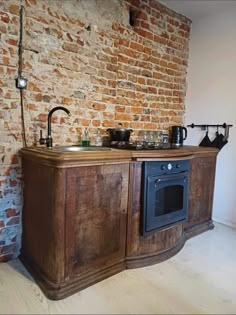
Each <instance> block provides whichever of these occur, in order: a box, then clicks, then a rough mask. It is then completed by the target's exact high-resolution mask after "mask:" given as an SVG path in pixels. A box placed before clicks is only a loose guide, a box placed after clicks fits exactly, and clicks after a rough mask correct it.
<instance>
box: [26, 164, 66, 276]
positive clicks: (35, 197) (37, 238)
mask: <svg viewBox="0 0 236 315" xmlns="http://www.w3.org/2000/svg"><path fill="white" fill-rule="evenodd" d="M23 170H24V208H23V212H22V225H23V234H22V255H23V256H25V257H27V259H28V260H30V261H31V263H32V264H34V265H35V267H36V268H37V269H39V270H40V271H41V272H42V273H43V274H45V275H46V276H47V278H48V279H49V280H52V281H56V282H58V281H61V280H62V279H63V278H64V247H65V243H64V220H65V212H64V206H63V205H64V196H65V187H64V182H65V174H64V171H63V170H57V169H55V168H52V167H47V166H44V165H40V164H39V163H37V162H32V161H30V160H23Z"/></svg>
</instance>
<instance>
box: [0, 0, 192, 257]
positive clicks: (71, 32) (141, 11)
mask: <svg viewBox="0 0 236 315" xmlns="http://www.w3.org/2000/svg"><path fill="white" fill-rule="evenodd" d="M19 3H20V1H16V0H8V1H4V0H0V42H1V46H0V51H1V54H0V100H1V102H0V118H1V121H0V132H1V134H0V161H1V162H0V163H1V164H0V261H6V260H8V259H11V258H14V257H17V255H18V254H19V250H20V237H21V225H20V220H21V207H22V189H21V187H22V171H21V165H20V157H19V156H18V151H19V149H20V148H21V147H22V125H21V108H20V95H19V90H17V89H16V88H15V81H14V79H15V78H16V77H17V66H18V55H17V51H18V46H17V45H18V38H19ZM24 6H25V23H24V24H25V27H24V54H23V58H24V66H23V74H24V76H25V77H27V78H28V80H29V82H28V87H27V90H25V91H24V111H25V115H24V116H25V122H26V138H27V144H28V145H35V144H36V143H37V142H38V139H39V131H40V129H42V130H43V132H44V134H46V127H47V113H48V112H49V110H50V109H51V108H53V107H54V106H58V105H62V106H65V107H67V108H68V109H69V110H70V111H71V114H72V116H71V117H67V115H65V113H64V112H60V111H58V112H56V113H54V114H53V125H52V133H53V139H54V144H71V143H73V144H76V143H78V141H79V137H80V134H81V133H82V132H83V130H84V128H85V127H88V129H89V132H90V135H91V136H92V140H93V137H94V135H95V133H96V130H97V128H100V129H101V132H102V134H103V135H105V134H106V133H105V131H106V128H108V127H113V126H117V124H118V123H120V122H121V123H122V124H123V126H124V127H130V128H133V129H134V131H135V133H134V136H137V134H138V131H139V130H141V129H148V130H157V129H162V130H163V129H164V130H166V129H168V128H169V127H170V126H171V125H175V124H182V123H183V116H184V112H185V105H184V101H185V92H186V72H187V63H188V43H189V36H190V26H191V22H190V21H189V20H188V19H186V18H185V17H183V16H181V15H179V14H177V13H174V12H173V11H171V10H169V9H167V8H166V7H164V6H163V5H161V4H160V3H158V1H156V0H132V1H131V0H129V1H128V0H127V1H126V0H123V1H121V0H89V1H88V0H80V1H73V0H71V1H60V0H54V1H52V0H51V1H50V0H25V2H24ZM130 11H131V12H132V13H131V24H133V25H132V26H131V25H130ZM132 17H133V18H132Z"/></svg>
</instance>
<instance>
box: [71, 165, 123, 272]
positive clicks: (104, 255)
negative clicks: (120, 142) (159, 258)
mask: <svg viewBox="0 0 236 315" xmlns="http://www.w3.org/2000/svg"><path fill="white" fill-rule="evenodd" d="M128 174H129V164H120V165H103V166H91V167H80V168H77V169H68V170H67V177H66V178H67V196H66V207H67V209H69V215H68V217H67V244H68V246H67V255H68V268H69V273H73V272H87V271H88V270H90V269H91V268H92V269H93V268H95V269H96V268H101V266H104V265H112V264H114V263H115V261H116V260H117V259H120V258H121V257H122V258H123V259H124V257H125V241H126V216H127V199H128Z"/></svg>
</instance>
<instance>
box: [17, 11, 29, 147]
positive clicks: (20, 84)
mask: <svg viewBox="0 0 236 315" xmlns="http://www.w3.org/2000/svg"><path fill="white" fill-rule="evenodd" d="M23 10H24V6H23V5H21V7H20V37H19V44H18V58H19V59H18V76H17V78H16V88H17V89H19V90H20V106H21V121H22V141H23V146H24V147H27V142H26V132H25V118H24V93H23V90H24V89H25V88H26V86H27V79H26V78H24V77H23V76H22V65H23V28H24V25H23Z"/></svg>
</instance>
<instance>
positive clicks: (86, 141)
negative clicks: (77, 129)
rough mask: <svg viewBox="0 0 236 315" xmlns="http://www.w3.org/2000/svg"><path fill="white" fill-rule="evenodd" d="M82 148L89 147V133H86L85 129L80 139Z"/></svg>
mask: <svg viewBox="0 0 236 315" xmlns="http://www.w3.org/2000/svg"><path fill="white" fill-rule="evenodd" d="M82 146H83V147H89V146H90V139H89V132H88V129H87V128H85V130H84V134H83V137H82Z"/></svg>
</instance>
